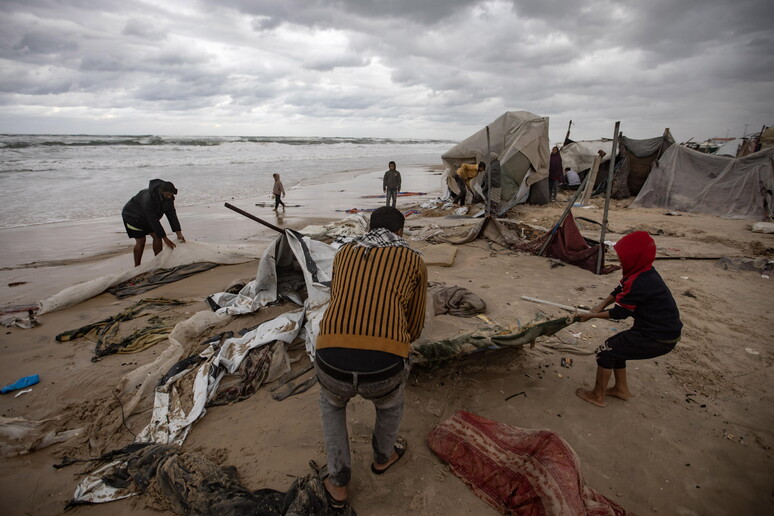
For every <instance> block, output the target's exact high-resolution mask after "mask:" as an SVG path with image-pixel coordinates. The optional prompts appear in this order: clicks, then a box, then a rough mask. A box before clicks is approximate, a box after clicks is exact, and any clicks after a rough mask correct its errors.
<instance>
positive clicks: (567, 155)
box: [559, 140, 613, 177]
mask: <svg viewBox="0 0 774 516" xmlns="http://www.w3.org/2000/svg"><path fill="white" fill-rule="evenodd" d="M601 150H603V151H605V157H604V158H603V159H602V162H603V163H604V162H606V161H610V155H611V153H612V152H613V140H583V141H577V142H576V141H568V142H567V143H565V144H564V145H562V148H561V149H559V155H560V156H562V167H563V168H567V167H570V168H571V169H573V170H574V171H576V172H578V173H579V174H580V173H582V172H585V171H587V170H589V169H590V168H591V165H592V164H593V163H594V158H595V157H596V156H597V153H598V152H599V151H601ZM597 177H602V174H600V175H599V176H597Z"/></svg>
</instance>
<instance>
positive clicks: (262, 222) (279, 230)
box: [224, 203, 285, 233]
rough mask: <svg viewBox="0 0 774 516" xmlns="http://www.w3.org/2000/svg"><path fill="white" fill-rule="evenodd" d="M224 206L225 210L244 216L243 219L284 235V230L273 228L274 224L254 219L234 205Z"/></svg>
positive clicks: (227, 204)
mask: <svg viewBox="0 0 774 516" xmlns="http://www.w3.org/2000/svg"><path fill="white" fill-rule="evenodd" d="M224 206H225V207H226V208H228V209H229V210H234V211H235V212H237V213H239V214H240V215H244V216H245V217H247V218H248V219H250V220H254V221H256V222H258V223H259V224H263V225H264V226H266V227H267V228H271V229H273V230H274V231H276V232H278V233H285V230H284V229H282V228H280V227H277V226H275V225H274V224H271V223H269V222H266V221H265V220H263V219H259V218H258V217H256V216H255V215H253V214H252V213H247V212H246V211H244V210H240V209H239V208H237V207H236V206H234V205H232V204H229V203H226V204H224Z"/></svg>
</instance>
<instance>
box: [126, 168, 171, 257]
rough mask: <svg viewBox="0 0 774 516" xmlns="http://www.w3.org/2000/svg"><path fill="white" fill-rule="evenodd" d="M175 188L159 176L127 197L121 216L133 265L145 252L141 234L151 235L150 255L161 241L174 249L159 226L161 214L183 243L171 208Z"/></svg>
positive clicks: (158, 248)
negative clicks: (129, 197) (132, 255)
mask: <svg viewBox="0 0 774 516" xmlns="http://www.w3.org/2000/svg"><path fill="white" fill-rule="evenodd" d="M176 193H177V188H175V185H173V184H172V183H170V182H169V181H164V180H163V179H151V180H150V183H148V188H146V189H145V190H140V192H139V193H138V194H137V195H135V196H134V197H132V198H131V199H129V202H127V203H126V205H125V206H124V209H123V210H122V211H121V217H122V218H123V219H124V228H125V229H126V233H127V234H128V235H129V238H134V240H135V243H134V266H135V267H137V266H138V265H140V262H141V261H142V253H143V252H144V251H145V237H146V235H150V236H151V238H153V254H159V253H160V252H161V250H162V249H163V244H167V247H169V248H170V249H174V248H175V244H174V242H172V241H171V240H170V239H169V238H167V234H166V233H165V232H164V228H163V227H162V226H161V222H160V221H161V217H162V216H163V215H166V216H167V220H168V221H169V225H170V226H171V227H172V231H173V232H174V233H175V234H176V235H177V239H178V240H179V241H181V242H185V238H184V237H183V233H182V232H181V231H180V221H178V220H177V212H176V211H175V194H176Z"/></svg>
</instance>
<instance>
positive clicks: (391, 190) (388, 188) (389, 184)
mask: <svg viewBox="0 0 774 516" xmlns="http://www.w3.org/2000/svg"><path fill="white" fill-rule="evenodd" d="M389 167H390V169H389V170H388V171H387V172H385V173H384V178H383V179H382V190H384V193H386V194H387V195H386V196H385V197H386V198H387V201H386V203H385V206H392V207H393V208H394V207H395V204H396V203H397V201H398V192H399V191H400V172H398V171H397V170H395V162H394V161H390V163H389ZM390 199H392V204H390Z"/></svg>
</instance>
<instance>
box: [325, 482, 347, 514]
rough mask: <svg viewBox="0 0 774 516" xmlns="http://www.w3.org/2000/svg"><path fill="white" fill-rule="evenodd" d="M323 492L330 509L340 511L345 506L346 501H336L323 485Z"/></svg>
mask: <svg viewBox="0 0 774 516" xmlns="http://www.w3.org/2000/svg"><path fill="white" fill-rule="evenodd" d="M323 491H325V497H326V498H327V499H328V505H329V506H330V507H331V509H336V510H337V511H340V510H341V509H343V508H344V507H346V506H347V499H346V498H345V499H344V500H336V499H335V498H334V497H333V495H332V494H331V492H330V491H328V488H327V487H325V484H324V483H323Z"/></svg>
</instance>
